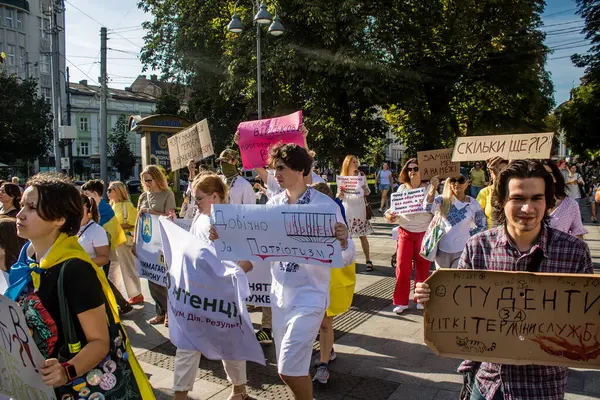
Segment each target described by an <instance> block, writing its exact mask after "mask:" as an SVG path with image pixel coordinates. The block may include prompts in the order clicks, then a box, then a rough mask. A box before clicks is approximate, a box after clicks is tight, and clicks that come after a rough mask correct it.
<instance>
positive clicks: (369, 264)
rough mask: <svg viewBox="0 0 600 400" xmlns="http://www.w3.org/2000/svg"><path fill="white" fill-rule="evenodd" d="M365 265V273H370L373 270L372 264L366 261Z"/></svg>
mask: <svg viewBox="0 0 600 400" xmlns="http://www.w3.org/2000/svg"><path fill="white" fill-rule="evenodd" d="M366 264H367V269H366V271H367V272H372V271H373V270H374V268H373V263H372V262H371V261H367V262H366Z"/></svg>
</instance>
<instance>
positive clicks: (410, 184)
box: [385, 158, 439, 314]
mask: <svg viewBox="0 0 600 400" xmlns="http://www.w3.org/2000/svg"><path fill="white" fill-rule="evenodd" d="M400 183H401V185H400V187H399V188H398V191H397V193H403V192H407V191H409V190H414V189H419V188H428V187H430V186H431V187H433V188H434V190H435V188H437V186H438V184H439V178H438V177H437V176H434V177H433V178H431V183H430V184H429V185H428V184H426V183H423V182H422V181H421V173H420V172H419V164H417V159H416V158H411V159H410V160H408V161H407V162H406V164H404V167H403V168H402V170H401V171H400ZM426 192H430V191H429V190H428V189H427V190H426ZM424 193H425V192H424ZM431 200H433V195H432V198H431ZM385 218H386V220H387V221H388V222H390V223H394V222H397V223H398V225H399V227H398V247H397V250H396V260H397V261H396V287H395V288H394V295H393V303H394V312H395V313H396V314H401V313H402V312H403V311H404V310H406V309H408V296H409V295H410V276H411V275H412V271H413V261H414V265H415V282H425V279H427V278H428V277H429V266H430V265H431V262H430V261H428V260H426V259H425V258H423V256H421V254H419V249H420V248H421V243H422V242H423V236H425V231H426V230H427V227H428V226H429V223H430V222H431V218H433V215H432V214H431V213H430V212H426V211H425V210H423V211H422V212H418V213H410V214H404V213H396V212H394V211H393V210H392V209H391V208H390V209H389V210H388V211H387V212H386V213H385ZM415 303H416V301H415ZM417 309H419V310H421V309H423V306H422V305H421V304H417Z"/></svg>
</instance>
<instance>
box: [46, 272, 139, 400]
mask: <svg viewBox="0 0 600 400" xmlns="http://www.w3.org/2000/svg"><path fill="white" fill-rule="evenodd" d="M69 261H70V260H69ZM69 261H67V262H65V263H64V264H63V266H62V267H61V270H60V274H59V276H58V304H59V307H60V317H61V319H62V329H63V334H64V339H65V344H64V346H63V347H62V348H61V349H60V350H59V356H58V360H59V361H60V362H68V361H69V360H70V359H71V358H73V357H74V356H75V355H77V353H79V352H80V351H81V349H82V345H81V341H80V340H79V338H78V337H77V331H76V330H75V325H74V322H73V315H72V314H71V312H70V309H69V302H68V299H67V296H66V295H65V290H64V288H65V286H64V271H65V267H66V265H67V264H68V263H69ZM104 304H105V307H106V316H107V319H108V321H107V322H108V333H109V340H110V349H109V352H108V354H107V355H106V357H105V358H104V360H102V361H101V362H100V363H99V364H98V365H97V366H96V367H95V368H93V369H92V370H91V371H89V372H87V373H86V374H85V375H81V376H79V378H77V379H76V380H75V381H74V382H71V383H68V384H66V385H64V386H61V387H59V388H57V389H56V390H57V391H58V393H59V394H60V395H59V397H58V398H66V397H65V396H66V395H70V396H72V397H71V398H78V397H81V398H92V397H90V396H93V394H94V393H98V395H96V396H95V397H93V398H96V397H98V398H106V399H112V398H119V399H126V400H138V399H139V400H141V399H142V395H141V393H140V390H139V387H138V384H137V381H136V379H135V375H134V373H133V370H132V368H131V364H130V363H129V354H128V353H127V347H126V340H127V338H126V336H125V331H124V330H123V326H122V325H121V324H120V323H117V322H116V321H115V319H114V317H113V314H112V311H111V310H110V306H109V304H108V300H107V299H106V297H105V298H104ZM99 395H103V396H99Z"/></svg>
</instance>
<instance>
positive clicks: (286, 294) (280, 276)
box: [267, 187, 356, 308]
mask: <svg viewBox="0 0 600 400" xmlns="http://www.w3.org/2000/svg"><path fill="white" fill-rule="evenodd" d="M331 202H333V200H332V199H331V198H330V197H329V196H326V195H324V194H323V193H321V192H319V191H317V190H315V189H313V188H310V187H309V188H308V190H307V191H306V192H305V193H304V195H303V196H302V197H301V198H300V200H299V201H298V202H297V203H296V204H330V203H331ZM267 204H289V203H288V196H287V193H286V192H285V191H284V192H282V193H280V194H278V195H277V196H275V197H273V198H272V199H270V200H269V202H268V203H267ZM336 210H337V211H336V218H337V220H338V221H340V222H342V223H343V222H344V219H343V218H342V213H341V211H340V208H339V207H336ZM355 258H356V248H355V247H354V242H353V241H352V239H350V238H348V247H347V248H346V250H342V259H343V262H344V265H339V266H337V265H336V266H334V267H338V268H342V267H344V266H345V265H350V264H352V262H353V261H354V259H355ZM271 274H272V275H273V281H272V285H271V295H272V296H273V297H271V300H272V303H274V304H276V305H277V307H279V308H289V307H292V306H304V307H320V308H326V307H327V305H328V303H329V282H330V280H331V269H330V267H324V266H317V265H309V264H296V263H290V262H279V261H276V262H272V263H271Z"/></svg>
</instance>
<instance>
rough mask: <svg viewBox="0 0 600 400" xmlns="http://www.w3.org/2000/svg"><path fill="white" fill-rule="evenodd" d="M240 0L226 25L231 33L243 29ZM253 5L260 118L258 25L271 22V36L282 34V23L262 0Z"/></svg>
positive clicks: (260, 91)
mask: <svg viewBox="0 0 600 400" xmlns="http://www.w3.org/2000/svg"><path fill="white" fill-rule="evenodd" d="M239 2H240V0H238V1H236V3H235V6H234V8H233V15H232V16H231V21H229V24H228V25H227V30H228V31H229V32H233V33H241V32H242V31H243V30H244V24H242V20H241V19H240V17H239V15H238V14H237V12H236V9H237V6H238V4H239ZM253 7H255V8H258V12H257V13H256V15H255V16H254V23H255V24H256V86H257V95H258V119H262V84H261V68H260V63H261V51H260V35H261V32H260V26H261V25H266V24H271V25H270V26H269V29H268V32H269V33H270V34H271V35H273V36H280V35H283V31H284V30H283V25H282V24H281V21H280V20H279V17H278V16H277V12H275V18H273V17H272V16H271V14H270V13H269V11H267V5H266V4H265V2H264V0H263V1H262V2H261V4H260V6H259V5H258V1H257V2H256V4H253Z"/></svg>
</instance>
